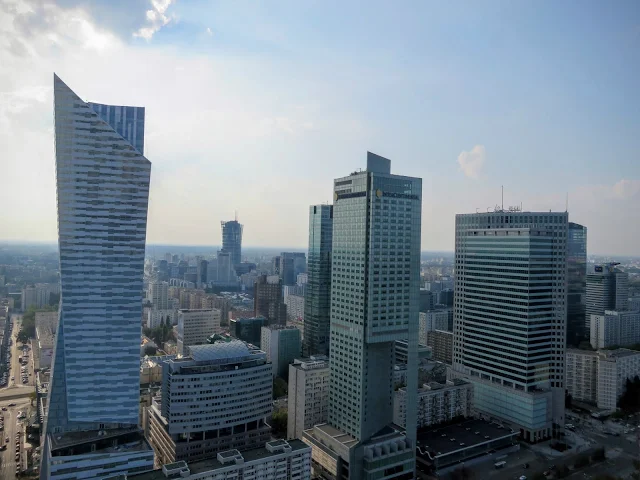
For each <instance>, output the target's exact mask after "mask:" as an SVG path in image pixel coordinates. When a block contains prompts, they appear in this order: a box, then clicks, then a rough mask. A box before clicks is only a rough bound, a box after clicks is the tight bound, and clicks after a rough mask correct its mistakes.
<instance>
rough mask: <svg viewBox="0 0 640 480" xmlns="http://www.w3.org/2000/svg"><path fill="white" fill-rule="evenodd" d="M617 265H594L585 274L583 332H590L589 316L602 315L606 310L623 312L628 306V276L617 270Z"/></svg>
mask: <svg viewBox="0 0 640 480" xmlns="http://www.w3.org/2000/svg"><path fill="white" fill-rule="evenodd" d="M617 265H618V264H617V263H608V264H604V265H594V266H593V267H590V268H589V271H588V272H587V300H586V306H585V322H586V323H585V331H586V332H587V334H588V333H589V332H590V331H591V316H592V315H604V312H605V311H606V310H615V311H617V312H624V311H627V310H628V305H629V274H628V273H626V272H623V271H622V270H620V269H619V268H617Z"/></svg>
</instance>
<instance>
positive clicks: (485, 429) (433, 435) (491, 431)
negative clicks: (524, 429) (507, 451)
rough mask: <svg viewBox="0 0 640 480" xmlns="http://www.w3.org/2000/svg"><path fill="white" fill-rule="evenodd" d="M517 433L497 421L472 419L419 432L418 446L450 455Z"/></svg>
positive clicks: (439, 454) (425, 449) (436, 453)
mask: <svg viewBox="0 0 640 480" xmlns="http://www.w3.org/2000/svg"><path fill="white" fill-rule="evenodd" d="M517 435H518V433H517V432H514V431H513V430H511V429H510V428H507V427H502V426H500V425H498V424H497V423H491V422H487V421H485V420H479V419H471V420H466V421H463V422H460V423H456V424H453V425H448V426H446V427H441V428H435V429H432V430H425V431H423V432H418V447H420V449H421V450H422V451H424V452H425V453H426V452H427V451H428V452H429V453H430V454H431V456H432V457H435V456H441V455H448V454H449V453H452V452H455V451H457V450H463V449H466V448H470V447H474V446H476V445H480V444H482V443H488V442H491V441H493V440H497V439H499V438H505V437H510V436H517ZM452 439H453V440H452ZM461 444H464V445H461ZM422 456H424V455H422Z"/></svg>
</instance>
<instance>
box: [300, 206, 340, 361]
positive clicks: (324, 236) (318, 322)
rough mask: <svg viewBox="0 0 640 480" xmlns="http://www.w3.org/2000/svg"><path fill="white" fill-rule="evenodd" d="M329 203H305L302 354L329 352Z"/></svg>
mask: <svg viewBox="0 0 640 480" xmlns="http://www.w3.org/2000/svg"><path fill="white" fill-rule="evenodd" d="M332 235H333V205H313V206H311V207H309V265H308V276H307V283H306V294H305V298H304V342H303V345H302V349H303V352H304V355H305V356H309V355H329V307H330V306H331V237H332Z"/></svg>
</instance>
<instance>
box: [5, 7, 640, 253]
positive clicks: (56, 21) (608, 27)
mask: <svg viewBox="0 0 640 480" xmlns="http://www.w3.org/2000/svg"><path fill="white" fill-rule="evenodd" d="M54 71H55V72H56V73H58V75H60V77H61V78H62V79H63V80H64V81H65V82H66V83H67V84H68V85H69V86H70V87H71V88H72V89H73V90H75V91H76V93H77V94H78V95H79V96H80V97H81V98H83V99H85V100H88V101H96V102H102V103H113V104H123V105H127V104H128V105H141V106H145V107H146V108H147V112H146V118H147V124H146V143H145V153H146V156H147V157H148V158H149V160H150V161H151V162H152V164H153V167H152V174H151V198H150V206H149V223H148V235H147V240H148V241H149V242H152V243H164V244H171V243H173V244H203V245H207V244H210V245H217V244H219V243H220V220H223V219H232V218H233V216H234V211H236V210H237V211H238V215H239V219H240V221H241V222H242V223H243V224H244V225H245V229H244V242H245V244H247V245H264V246H280V245H287V246H298V247H304V246H305V245H306V243H307V228H308V206H309V205H310V204H314V203H323V202H326V201H329V200H330V199H331V198H332V194H331V188H332V179H333V178H335V177H339V176H343V175H345V174H348V173H349V172H351V171H353V170H355V169H357V168H360V167H363V166H364V165H365V161H366V151H367V150H370V151H373V152H376V153H378V154H380V155H383V156H386V157H388V158H390V159H391V160H392V164H391V168H392V172H393V173H399V174H404V175H412V176H418V177H422V178H423V198H424V205H423V218H422V224H423V228H422V247H423V249H425V250H453V246H454V245H453V235H454V214H455V213H468V212H475V211H476V209H479V210H480V211H486V209H487V207H489V206H494V205H495V204H497V203H500V185H503V184H504V186H505V204H506V205H516V204H518V205H519V204H520V202H522V203H523V205H524V208H525V209H526V210H533V209H540V210H549V209H554V210H564V209H565V198H566V194H567V192H568V194H569V211H570V219H571V220H572V221H575V222H578V223H582V224H585V225H587V226H588V228H589V253H611V254H640V243H639V242H638V239H639V238H640V88H639V85H640V2H638V1H635V0H630V1H616V2H602V1H580V2H576V1H573V2H557V1H538V0H536V1H528V2H527V1H512V0H508V1H504V2H500V1H488V0H486V1H482V2H478V1H470V2H460V1H456V2H442V1H433V2H429V1H423V0H420V1H415V2H410V1H402V2H389V1H375V0H366V1H332V0H319V1H300V0H291V1H277V0H274V1H268V2H258V1H252V2H249V1H246V2H245V1H210V0H177V1H172V0H92V1H78V0H60V1H58V2H52V1H45V0H31V1H22V0H0V239H11V240H48V241H50V240H55V238H56V207H55V199H56V197H55V194H56V193H55V174H54V171H55V166H54V142H53V111H52V110H53V108H52V106H53V90H52V86H53V72H54Z"/></svg>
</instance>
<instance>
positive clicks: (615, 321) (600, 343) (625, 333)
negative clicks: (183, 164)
mask: <svg viewBox="0 0 640 480" xmlns="http://www.w3.org/2000/svg"><path fill="white" fill-rule="evenodd" d="M590 330H591V335H590V341H591V346H592V347H593V348H595V349H600V348H610V347H613V346H618V347H628V346H632V345H635V344H639V343H640V312H616V311H610V310H607V311H605V312H604V315H591V325H590Z"/></svg>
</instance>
